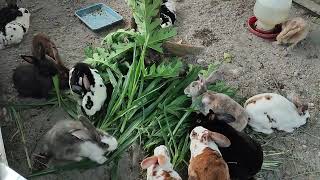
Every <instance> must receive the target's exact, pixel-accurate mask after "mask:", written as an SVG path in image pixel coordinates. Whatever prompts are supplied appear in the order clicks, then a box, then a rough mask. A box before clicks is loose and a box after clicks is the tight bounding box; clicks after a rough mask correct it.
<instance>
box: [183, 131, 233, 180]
mask: <svg viewBox="0 0 320 180" xmlns="http://www.w3.org/2000/svg"><path fill="white" fill-rule="evenodd" d="M190 140H191V144H190V151H191V158H190V164H189V167H188V175H189V178H188V179H189V180H229V179H230V175H229V169H228V165H227V163H226V162H225V160H224V159H223V157H222V155H221V153H220V150H219V148H218V146H219V147H229V146H230V140H229V139H228V138H227V137H225V136H224V135H222V134H219V133H216V132H211V131H209V130H208V129H205V128H204V127H202V126H197V127H195V128H194V129H193V130H192V131H191V133H190Z"/></svg>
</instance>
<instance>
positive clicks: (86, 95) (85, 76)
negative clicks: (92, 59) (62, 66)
mask: <svg viewBox="0 0 320 180" xmlns="http://www.w3.org/2000/svg"><path fill="white" fill-rule="evenodd" d="M69 76H70V77H69V87H70V89H71V91H72V92H73V93H75V94H77V95H78V97H79V96H80V99H79V102H78V103H79V104H80V105H81V107H82V109H83V110H84V112H85V113H86V114H87V115H88V116H92V115H94V114H95V113H96V112H98V111H100V110H101V108H102V106H103V105H104V102H105V100H106V99H107V87H106V86H105V84H104V82H103V79H102V78H101V76H100V75H99V74H98V70H96V69H94V68H92V67H90V66H89V65H88V64H85V63H77V64H76V65H75V66H74V67H73V68H72V69H71V70H70V73H69ZM108 90H110V88H108Z"/></svg>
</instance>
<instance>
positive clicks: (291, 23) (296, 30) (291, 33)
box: [277, 17, 309, 48]
mask: <svg viewBox="0 0 320 180" xmlns="http://www.w3.org/2000/svg"><path fill="white" fill-rule="evenodd" d="M308 33H309V26H308V24H307V22H306V21H305V20H304V19H302V18H300V17H296V18H293V19H290V20H288V21H286V22H284V23H283V24H282V31H281V32H280V34H278V36H277V43H278V44H290V48H293V47H294V46H296V45H297V44H298V43H299V42H300V41H302V40H303V39H305V38H306V37H307V35H308Z"/></svg>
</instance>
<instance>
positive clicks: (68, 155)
mask: <svg viewBox="0 0 320 180" xmlns="http://www.w3.org/2000/svg"><path fill="white" fill-rule="evenodd" d="M78 118H79V121H73V120H63V121H59V122H57V123H56V124H55V125H54V126H53V127H52V128H51V129H50V130H49V131H48V132H47V133H46V134H45V136H44V144H43V146H42V152H41V154H42V155H44V156H45V157H46V158H48V159H51V158H53V159H57V160H71V161H81V160H82V159H83V158H89V159H90V160H92V161H95V162H97V163H99V164H103V163H104V162H105V161H106V160H107V158H106V157H105V156H104V154H105V153H106V152H108V151H113V150H115V149H116V148H117V146H118V143H117V140H116V139H115V138H114V137H113V136H111V135H109V134H108V133H106V132H103V131H101V130H98V129H96V128H95V127H94V126H93V125H92V124H91V122H90V121H89V119H87V118H86V117H85V116H79V117H78Z"/></svg>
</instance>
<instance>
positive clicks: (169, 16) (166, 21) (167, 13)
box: [160, 0, 176, 28]
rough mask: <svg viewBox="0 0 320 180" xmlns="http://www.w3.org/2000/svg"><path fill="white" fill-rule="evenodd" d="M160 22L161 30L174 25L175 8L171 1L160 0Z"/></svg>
mask: <svg viewBox="0 0 320 180" xmlns="http://www.w3.org/2000/svg"><path fill="white" fill-rule="evenodd" d="M160 20H161V23H160V25H161V27H162V28H167V27H170V26H172V25H174V23H175V21H176V7H175V2H174V1H173V0H162V4H161V6H160Z"/></svg>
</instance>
